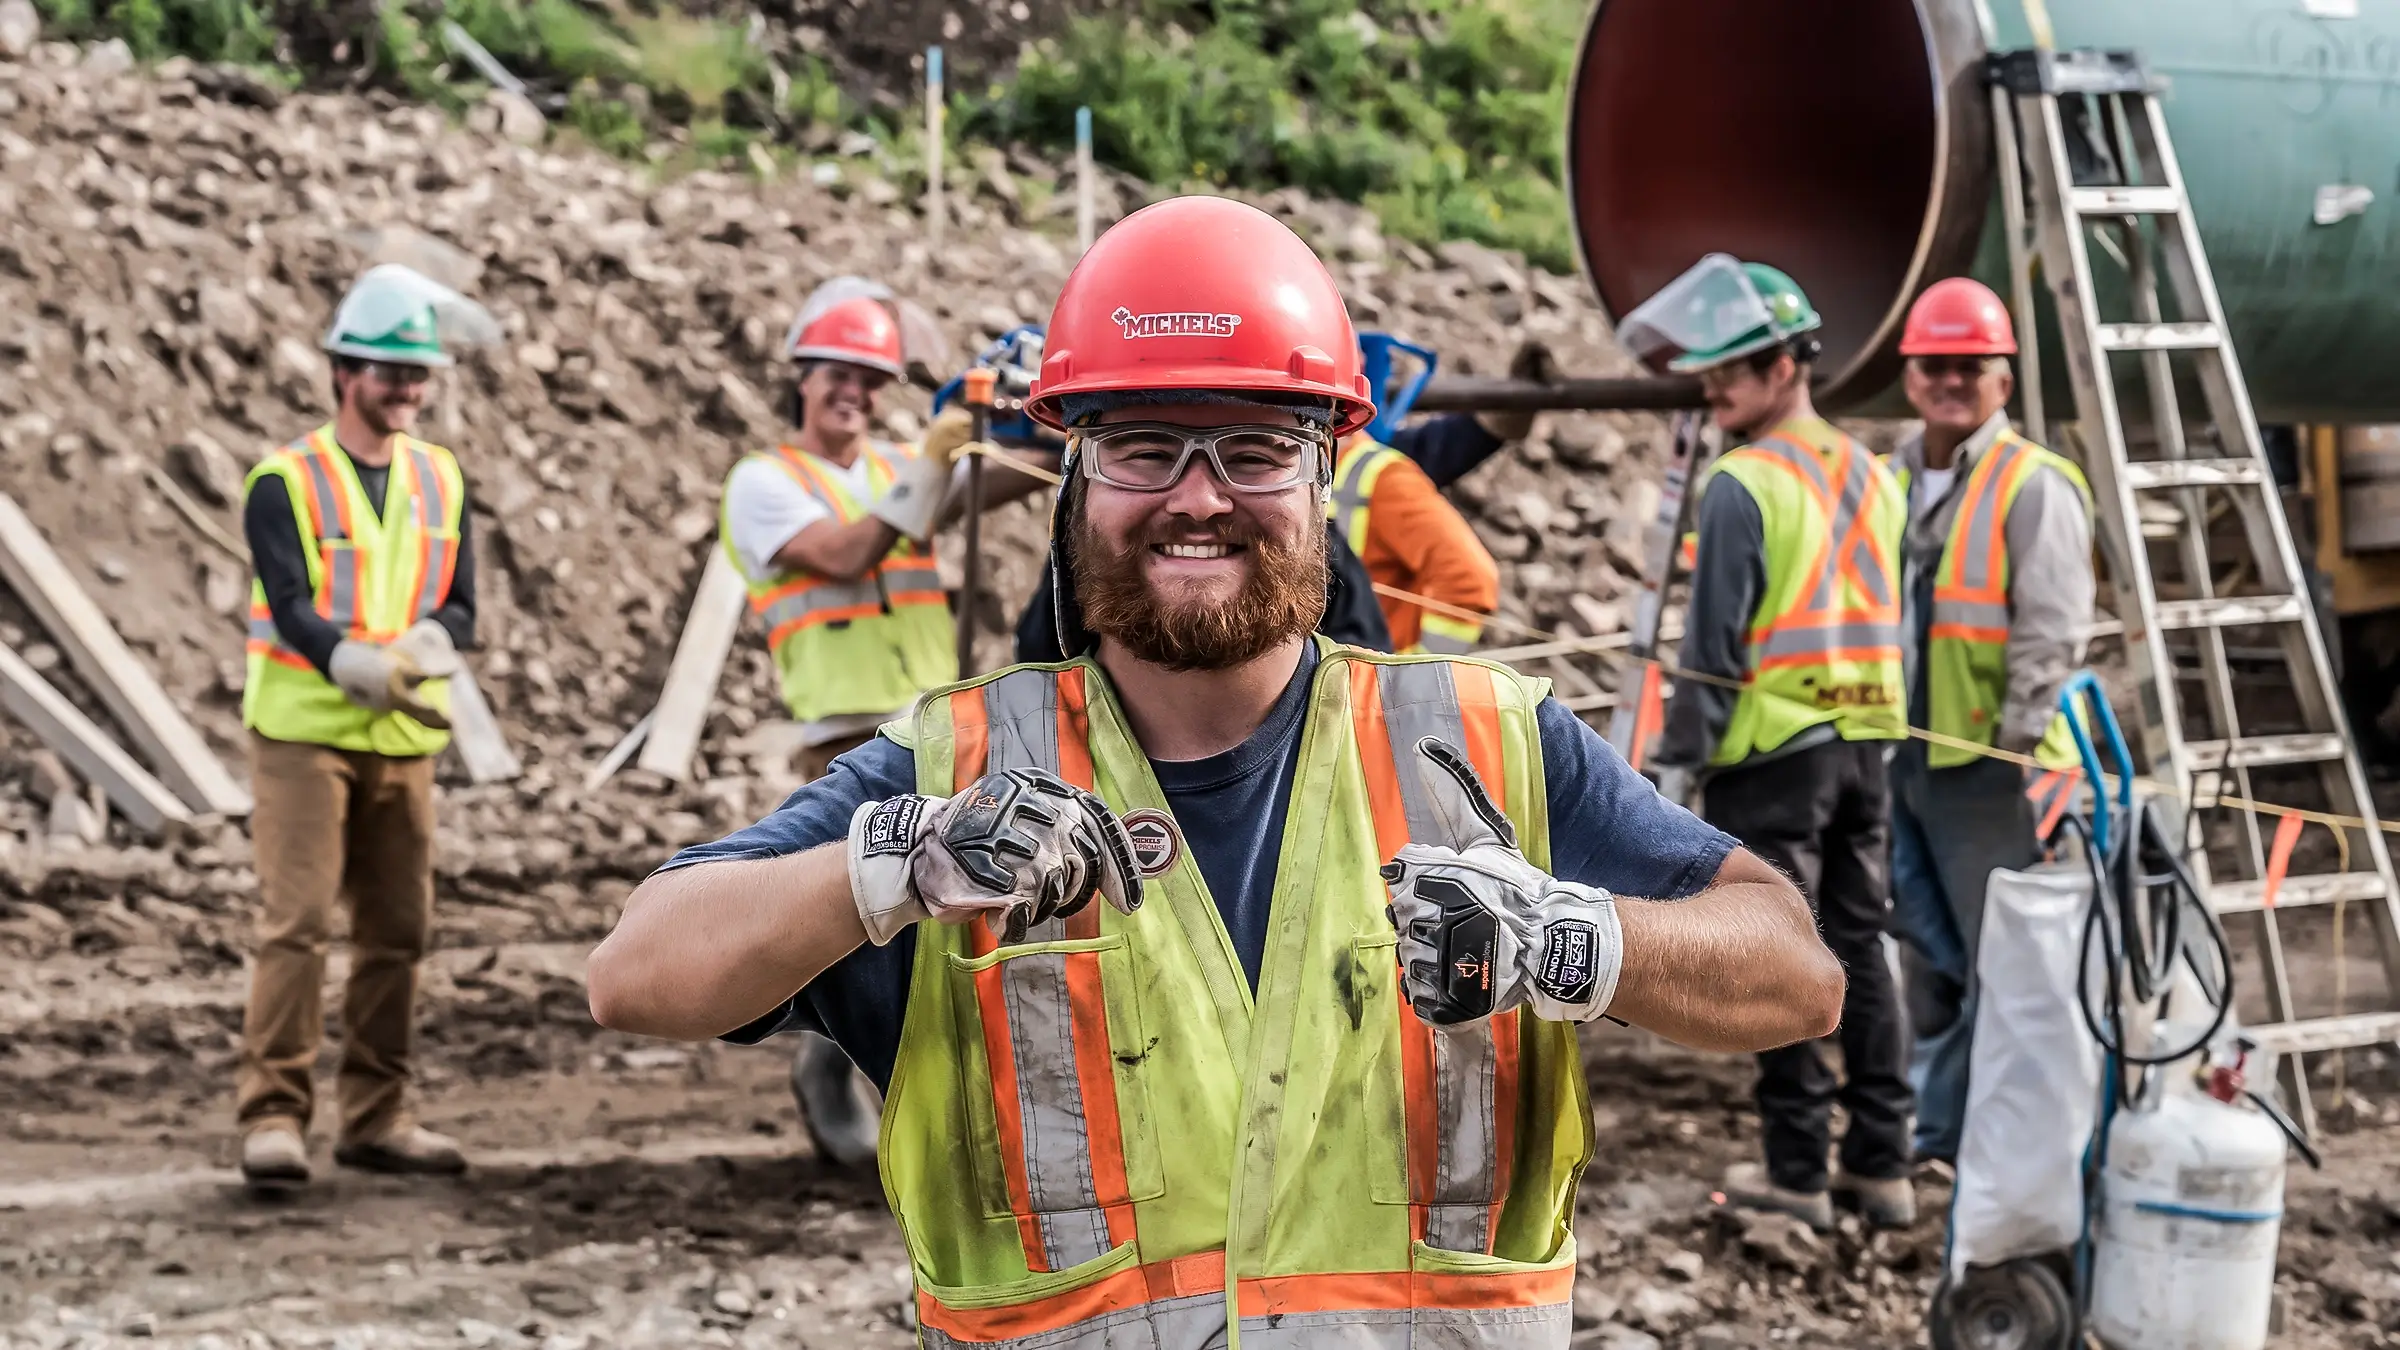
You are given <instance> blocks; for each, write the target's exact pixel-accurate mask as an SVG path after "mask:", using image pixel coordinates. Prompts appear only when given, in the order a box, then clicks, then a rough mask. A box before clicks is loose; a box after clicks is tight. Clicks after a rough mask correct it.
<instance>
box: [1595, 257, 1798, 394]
mask: <svg viewBox="0 0 2400 1350" xmlns="http://www.w3.org/2000/svg"><path fill="white" fill-rule="evenodd" d="M1824 322H1825V320H1824V318H1823V317H1822V316H1820V315H1819V314H1818V313H1817V311H1816V307H1815V306H1813V305H1811V304H1809V302H1808V296H1807V295H1806V294H1805V293H1803V292H1802V291H1801V289H1800V287H1799V284H1798V283H1796V282H1794V281H1793V280H1792V279H1791V277H1790V276H1789V275H1787V274H1785V273H1784V272H1782V271H1779V270H1777V269H1776V268H1773V267H1769V266H1767V265H1766V264H1765V263H1756V262H1752V263H1745V262H1743V261H1741V260H1740V259H1738V258H1735V257H1733V256H1732V255H1730V254H1725V253H1711V254H1709V255H1708V256H1707V257H1704V258H1702V259H1701V260H1700V261H1699V262H1696V263H1694V264H1692V266H1691V267H1690V269H1688V270H1687V271H1685V272H1684V274H1683V275H1681V276H1679V277H1677V278H1675V279H1674V280H1673V281H1670V282H1668V283H1667V284H1666V285H1664V286H1662V287H1660V288H1659V290H1658V294H1656V295H1653V296H1651V297H1650V298H1649V299H1647V300H1645V301H1643V302H1642V303H1641V304H1640V305H1639V306H1637V307H1636V308H1635V309H1634V311H1633V312H1632V313H1631V314H1628V315H1626V316H1625V322H1624V323H1622V324H1620V325H1618V327H1617V338H1618V340H1619V341H1621V342H1623V343H1624V344H1625V346H1626V347H1627V348H1628V349H1629V350H1631V351H1632V352H1633V354H1634V355H1635V356H1637V357H1640V358H1641V359H1643V360H1645V361H1652V360H1655V359H1657V358H1659V357H1661V356H1668V355H1670V354H1672V356H1671V359H1670V360H1668V362H1667V368H1668V369H1669V370H1673V371H1678V372H1684V373H1690V372H1694V371H1701V370H1707V369H1709V368H1710V367H1712V366H1721V365H1724V364H1726V363H1727V362H1731V361H1738V360H1740V359H1741V358H1743V357H1745V356H1749V355H1751V354H1752V353H1755V352H1762V351H1765V350H1766V349H1768V348H1769V347H1774V346H1778V345H1780V344H1783V343H1786V342H1789V341H1791V340H1792V339H1793V338H1796V337H1799V336H1800V335H1801V334H1803V333H1809V332H1813V331H1815V330H1816V329H1818V328H1820V327H1822V326H1823V325H1824ZM1804 359H1805V358H1804Z"/></svg>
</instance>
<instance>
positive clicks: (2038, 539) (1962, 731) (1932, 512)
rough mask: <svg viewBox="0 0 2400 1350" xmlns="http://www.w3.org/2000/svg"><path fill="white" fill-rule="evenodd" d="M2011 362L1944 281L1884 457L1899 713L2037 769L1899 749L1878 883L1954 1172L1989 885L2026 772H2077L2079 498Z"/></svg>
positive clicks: (1922, 1105)
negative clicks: (2031, 424)
mask: <svg viewBox="0 0 2400 1350" xmlns="http://www.w3.org/2000/svg"><path fill="white" fill-rule="evenodd" d="M2016 350H2017V342H2016V333H2015V331H2014V329H2013V328H2012V327H2011V326H2010V324H2009V319H2008V307H2007V306H2005V305H2003V304H2001V303H2000V297H1999V296H1997V295H1994V294H1992V292H1991V291H1990V290H1989V289H1988V288H1986V287H1984V286H1983V285H1982V284H1981V283H1979V282H1975V281H1972V280H1969V279H1968V278H1965V277H1952V278H1949V279H1948V280H1944V281H1937V282H1935V283H1934V284H1933V285H1932V286H1930V287H1927V288H1926V291H1925V293H1924V294H1923V295H1922V296H1920V297H1918V299H1917V302H1916V304H1915V305H1914V306H1913V307H1912V308H1911V309H1910V310H1909V315H1908V321H1907V324H1906V326H1905V328H1904V329H1903V330H1902V333H1901V339H1900V351H1901V354H1902V356H1903V357H1905V358H1906V365H1904V366H1903V367H1902V376H1901V386H1902V388H1903V389H1904V390H1905V391H1906V393H1907V395H1908V401H1909V403H1910V405H1911V406H1913V407H1914V408H1915V409H1916V410H1917V415H1918V416H1920V417H1922V418H1923V419H1924V428H1923V430H1921V431H1919V432H1917V433H1916V434H1914V435H1911V436H1910V437H1908V438H1907V439H1906V440H1904V441H1902V442H1901V443H1900V445H1899V446H1898V447H1897V448H1896V449H1895V450H1894V452H1893V454H1892V463H1893V467H1894V469H1896V470H1897V471H1898V473H1899V476H1900V478H1901V481H1902V482H1903V483H1904V484H1905V491H1906V493H1907V498H1908V521H1909V524H1908V540H1907V544H1906V546H1905V548H1904V550H1903V552H1904V555H1905V558H1906V568H1905V570H1906V578H1905V584H1904V585H1903V587H1902V594H1903V596H1904V597H1905V604H1906V607H1907V622H1906V624H1905V626H1904V631H1905V633H1906V637H1907V645H1908V665H1909V682H1908V688H1909V698H1908V706H1909V718H1910V721H1911V722H1913V723H1914V724H1915V725H1918V726H1922V727H1924V728H1926V729H1927V730H1930V731H1933V732H1936V733H1938V734H1939V735H1941V736H1943V737H1945V738H1948V739H1949V740H1950V741H1952V742H1964V743H1967V744H1969V745H1988V746H1994V747H1996V748H1998V749H2000V750H2004V751H2008V752H2011V753H2013V754H2018V755H2031V756H2033V757H2034V758H2035V759H2036V760H2037V761H2038V762H2039V764H2040V765H2041V766H2042V767H2041V768H2040V769H2037V770H2033V771H2030V772H2029V771H2028V770H2026V769H2024V768H2022V767H2020V766H2019V764H2017V763H2014V762H2010V761H2004V760H1998V759H1991V758H1986V757H1982V756H1978V755H1977V754H1975V753H1974V752H1973V751H1972V750H1968V749H1963V748H1960V746H1959V745H1958V744H1955V743H1953V744H1943V743H1942V742H1939V741H1936V742H1930V743H1928V742H1922V741H1917V742H1911V743H1909V744H1908V745H1905V746H1903V747H1901V749H1900V752H1899V755H1898V758H1897V762H1896V763H1895V764H1894V765H1893V770H1892V791H1893V811H1892V891H1893V906H1894V918H1895V923H1894V925H1893V927H1894V929H1895V931H1896V933H1897V934H1898V936H1899V937H1900V940H1901V943H1902V946H1903V952H1904V955H1903V962H1904V971H1905V975H1906V983H1907V986H1908V1007H1909V1015H1910V1018H1911V1020H1912V1021H1913V1022H1914V1024H1915V1029H1916V1049H1915V1051H1914V1054H1913V1056H1912V1059H1911V1062H1910V1065H1909V1075H1910V1079H1911V1081H1912V1082H1913V1083H1914V1084H1915V1086H1916V1091H1917V1128H1916V1144H1915V1146H1916V1152H1917V1154H1918V1156H1919V1157H1921V1158H1939V1159H1942V1160H1945V1161H1951V1160H1955V1159H1956V1158H1957V1156H1958V1140H1959V1131H1960V1128H1961V1126H1962V1125H1963V1119H1962V1118H1963V1116H1964V1113H1965V1109H1966V1096H1967V1043H1968V1039H1969V1037H1970V1035H1971V1033H1972V1031H1973V1029H1974V1024H1975V999H1974V989H1975V974H1974V972H1975V949H1976V940H1977V937H1978V936H1979V935H1980V934H1981V932H1982V930H1983V896H1984V883H1985V879H1986V878H1988V877H1990V876H1991V874H1992V872H1993V870H1994V869H1995V868H2008V869H2011V870H2016V869H2022V868H2025V867H2029V866H2031V865H2033V863H2034V862H2035V860H2036V859H2037V858H2038V857H2039V845H2038V844H2037V842H2036V833H2037V831H2036V824H2037V822H2036V818H2035V812H2036V808H2035V806H2034V804H2033V803H2032V802H2031V801H2029V800H2028V798H2027V788H2028V786H2029V782H2028V780H2031V783H2032V785H2033V786H2037V787H2038V786H2040V785H2041V782H2042V779H2043V778H2044V774H2045V771H2056V770H2063V769H2068V768H2072V767H2074V766H2075V764H2076V762H2077V759H2076V753H2075V744H2074V733H2073V732H2072V731H2071V730H2070V729H2069V727H2068V726H2067V722H2066V719H2065V718H2064V717H2063V716H2061V715H2060V714H2059V711H2058V692H2059V690H2060V689H2061V688H2062V687H2063V686H2064V685H2065V684H2066V682H2067V679H2068V677H2069V676H2071V675H2073V674H2074V673H2075V671H2076V669H2077V668H2078V667H2080V666H2081V665H2082V663H2083V648H2084V640H2085V635H2086V633H2087V632H2088V631H2089V630H2090V628H2091V623H2092V598H2093V581H2092V503H2091V489H2090V488H2089V487H2088V486H2087V485H2086V484H2085V482H2084V478H2083V473H2082V471H2081V470H2079V469H2077V468H2076V467H2075V465H2074V463H2073V462H2072V461H2069V460H2067V459H2065V458H2063V457H2061V456H2059V455H2056V454H2053V453H2051V452H2050V451H2048V450H2045V449H2043V448H2042V447H2040V446H2038V445H2035V444H2034V443H2033V442H2031V441H2029V440H2026V439H2025V438H2024V437H2022V436H2020V435H2018V434H2017V433H2016V431H2015V430H2014V429H2013V428H2012V427H2010V425H2009V421H2008V411H2007V410H2008V399H2009V395H2010V394H2011V393H2013V392H2014V390H2015V387H2016V384H2015V377H2014V376H2013V375H2012V374H2011V373H2010V371H2009V364H2008V358H2009V357H2010V356H2011V355H2013V354H2014V353H2015V352H2016Z"/></svg>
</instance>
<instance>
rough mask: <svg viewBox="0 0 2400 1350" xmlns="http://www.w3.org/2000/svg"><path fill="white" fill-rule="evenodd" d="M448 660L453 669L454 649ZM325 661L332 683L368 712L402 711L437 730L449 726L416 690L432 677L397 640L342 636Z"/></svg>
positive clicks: (454, 660)
mask: <svg viewBox="0 0 2400 1350" xmlns="http://www.w3.org/2000/svg"><path fill="white" fill-rule="evenodd" d="M445 641H446V639H445ZM450 663H451V666H452V668H453V669H455V668H456V666H457V663H458V655H457V653H456V652H452V653H451V654H450ZM325 664H326V667H327V670H326V673H327V674H329V675H331V676H332V677H333V683H334V685H335V686H336V687H337V688H339V689H340V690H341V691H342V693H343V695H344V696H345V697H347V698H348V699H349V700H350V701H351V702H352V703H355V704H357V705H358V706H359V707H362V708H364V709H366V710H367V711H368V712H377V713H388V712H398V713H406V714H408V715H409V716H410V717H413V718H415V719H417V720H418V721H419V722H422V723H424V724H425V725H426V726H429V727H432V728H434V729H436V730H438V731H447V730H449V729H450V719H449V718H448V717H447V716H445V715H444V714H443V712H442V710H441V709H439V708H436V707H434V706H433V705H432V704H430V703H428V702H426V701H425V698H424V696H423V695H422V694H421V693H420V692H419V689H418V686H420V685H422V684H423V683H424V682H425V681H426V680H428V679H430V678H432V677H431V676H429V675H428V674H426V672H425V670H424V669H423V668H422V667H420V666H419V665H418V664H417V662H416V658H415V657H413V656H411V655H410V654H409V652H408V650H407V649H406V648H404V647H403V646H401V644H400V643H397V642H395V643H392V644H391V645H389V646H383V645H379V644H376V643H373V642H362V641H360V640H358V639H356V638H345V639H343V640H342V641H341V642H340V643H338V644H336V645H335V647H334V649H333V659H332V660H330V661H327V662H326V663H325Z"/></svg>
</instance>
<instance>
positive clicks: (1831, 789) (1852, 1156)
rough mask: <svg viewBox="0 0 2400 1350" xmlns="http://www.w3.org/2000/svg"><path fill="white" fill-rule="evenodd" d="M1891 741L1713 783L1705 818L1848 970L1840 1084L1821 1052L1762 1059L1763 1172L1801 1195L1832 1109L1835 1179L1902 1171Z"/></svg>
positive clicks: (1776, 763) (1818, 1173) (1823, 1146)
mask: <svg viewBox="0 0 2400 1350" xmlns="http://www.w3.org/2000/svg"><path fill="white" fill-rule="evenodd" d="M1888 744H1889V742H1886V741H1842V740H1836V741H1828V742H1826V743H1825V744H1823V745H1817V746H1811V747H1810V748H1808V749H1806V750H1801V751H1798V752H1796V753H1794V754H1790V755H1786V756H1783V757H1781V758H1778V759H1774V760H1769V761H1768V762H1766V763H1763V764H1758V765H1753V766H1749V767H1740V766H1737V767H1735V768H1732V769H1728V770H1726V771H1724V772H1722V773H1719V774H1717V775H1716V776H1714V777H1712V778H1710V779H1709V780H1708V786H1707V790H1706V793H1705V795H1704V797H1703V800H1702V808H1703V810H1702V814H1703V815H1705V816H1706V817H1707V818H1708V822H1709V823H1710V824H1711V825H1714V826H1716V827H1717V828H1718V829H1721V830H1723V831H1725V832H1726V833H1727V834H1730V835H1732V836H1733V837H1734V838H1736V839H1739V840H1741V841H1742V844H1743V846H1744V847H1746V848H1748V849H1749V850H1750V851H1751V852H1752V853H1755V854H1757V855H1758V856H1760V857H1762V858H1764V859H1766V860H1767V861H1768V862H1770V863H1772V864H1774V865H1775V866H1776V867H1778V868H1780V869H1782V871H1783V872H1784V874H1785V875H1787V876H1789V877H1791V878H1792V879H1793V880H1794V881H1796V882H1798V883H1799V884H1800V890H1801V893H1802V894H1804V895H1806V896H1807V897H1808V903H1809V908H1810V909H1812V910H1814V911H1815V913H1816V916H1817V932H1818V933H1820V934H1821V935H1823V937H1824V939H1825V945H1826V946H1828V947H1830V948H1832V949H1833V954H1834V956H1835V957H1837V958H1838V959H1839V960H1840V961H1841V963H1842V971H1843V974H1844V975H1846V976H1847V977H1848V984H1847V986H1846V987H1845V989H1844V990H1843V993H1842V1025H1841V1028H1840V1030H1839V1031H1838V1032H1836V1033H1835V1034H1836V1035H1837V1036H1838V1037H1839V1039H1840V1042H1841V1047H1842V1064H1843V1068H1844V1072H1843V1075H1842V1076H1841V1077H1840V1078H1837V1077H1836V1076H1835V1075H1834V1072H1833V1068H1832V1066H1831V1065H1829V1064H1827V1063H1826V1062H1825V1055H1824V1051H1823V1048H1822V1047H1821V1046H1820V1045H1818V1043H1817V1042H1815V1041H1803V1042H1801V1043H1800V1044H1798V1045H1787V1046H1785V1047H1783V1048H1782V1049H1780V1050H1769V1051H1767V1052H1766V1053H1765V1054H1762V1055H1760V1056H1759V1057H1758V1114H1759V1122H1760V1131H1761V1133H1762V1134H1763V1135H1764V1137H1765V1143H1766V1152H1767V1175H1768V1176H1769V1177H1770V1178H1771V1179H1772V1180H1773V1181H1774V1183H1775V1184H1776V1185H1777V1186H1781V1187H1784V1188H1786V1189H1788V1190H1795V1191H1821V1190H1824V1189H1825V1185H1826V1181H1827V1177H1826V1154H1827V1152H1828V1151H1829V1146H1830V1145H1831V1142H1832V1132H1833V1104H1834V1102H1835V1101H1836V1100H1839V1101H1840V1102H1841V1104H1842V1105H1843V1107H1845V1108H1846V1109H1847V1110H1848V1111H1849V1112H1850V1128H1849V1130H1848V1132H1847V1133H1845V1134H1844V1135H1843V1137H1842V1154H1841V1156H1842V1168H1843V1170H1844V1171H1846V1172H1849V1173H1851V1174H1852V1175H1854V1176H1860V1177H1875V1178H1886V1177H1897V1176H1902V1175H1905V1174H1906V1173H1907V1171H1908V1168H1909V1139H1908V1113H1909V1106H1910V1102H1909V1091H1908V1078H1907V1075H1906V1071H1905V1069H1906V1058H1907V1045H1906V1033H1905V1030H1904V1028H1903V1027H1902V1025H1901V1020H1900V1000H1899V995H1898V992H1897V991H1896V990H1895V989H1894V988H1893V984H1892V969H1891V965H1890V963H1889V962H1888V961H1886V960H1885V958H1884V952H1883V932H1884V926H1885V921H1886V917H1887V914H1888V911H1889V910H1890V907H1891V888H1890V885H1889V882H1888V879H1887V875H1886V872H1885V862H1886V859H1885V848H1886V834H1885V824H1886V821H1887V820H1888V819H1889V817H1890V814H1891V804H1892V798H1891V790H1890V788H1889V786H1888V784H1887V783H1886V780H1885V776H1884V763H1883V754H1884V749H1885V747H1886V746H1887V745H1888Z"/></svg>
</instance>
